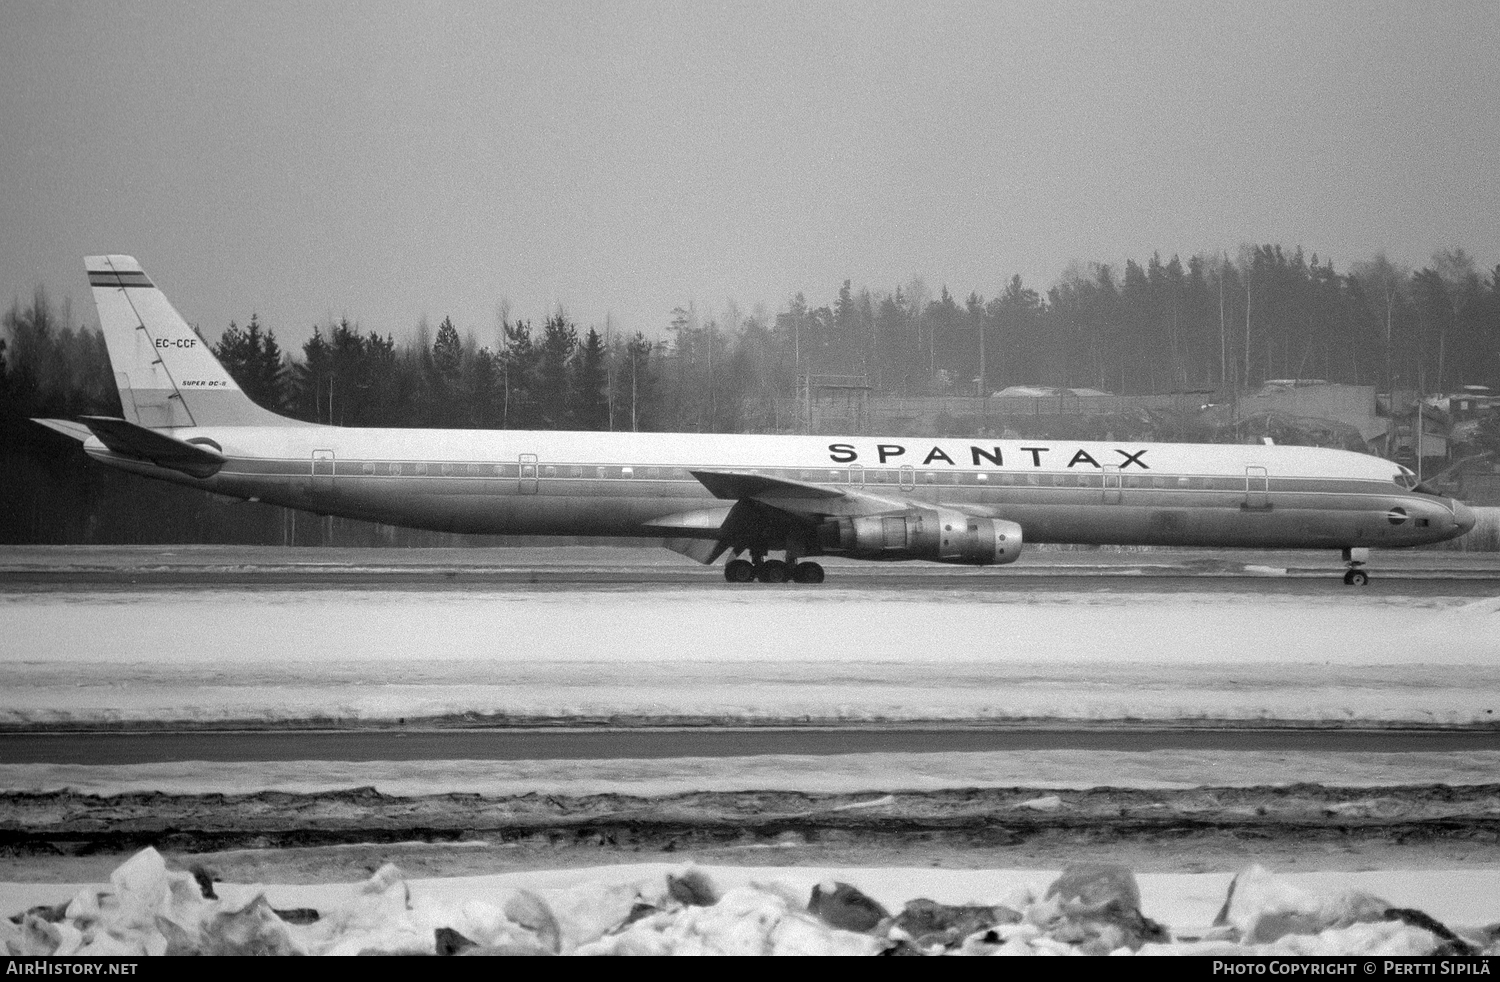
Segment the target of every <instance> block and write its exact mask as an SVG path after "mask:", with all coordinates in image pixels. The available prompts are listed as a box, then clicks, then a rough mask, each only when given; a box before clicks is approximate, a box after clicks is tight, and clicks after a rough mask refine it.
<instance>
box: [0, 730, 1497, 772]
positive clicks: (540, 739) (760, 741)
mask: <svg viewBox="0 0 1500 982" xmlns="http://www.w3.org/2000/svg"><path fill="white" fill-rule="evenodd" d="M1040 750H1119V751H1134V752H1148V751H1155V750H1204V751H1207V750H1214V751H1262V752H1264V751H1271V752H1285V753H1321V752H1329V751H1345V752H1366V753H1410V752H1418V751H1425V752H1455V751H1459V752H1462V751H1476V750H1500V730H1487V731H1473V730H1465V731H1455V730H1323V729H1278V730H1270V729H1250V728H1236V729H1217V730H1189V729H1181V730H1172V729H1163V730H1121V729H1071V730H1023V729H989V730H982V729H968V730H963V729H949V730H943V729H928V730H923V729H884V730H880V729H764V730H761V729H705V730H663V729H629V730H618V729H600V730H418V731H407V732H403V731H393V730H379V731H355V732H348V731H327V730H323V731H294V732H285V731H282V732H198V733H170V732H169V733H48V734H33V733H26V734H4V735H0V761H3V762H5V763H11V764H93V765H99V764H104V765H125V764H148V763H167V762H175V761H225V762H228V761H291V760H318V761H355V762H358V761H376V760H389V761H412V760H620V759H629V758H663V757H739V756H761V755H771V754H806V755H828V754H863V753H963V752H973V751H1040Z"/></svg>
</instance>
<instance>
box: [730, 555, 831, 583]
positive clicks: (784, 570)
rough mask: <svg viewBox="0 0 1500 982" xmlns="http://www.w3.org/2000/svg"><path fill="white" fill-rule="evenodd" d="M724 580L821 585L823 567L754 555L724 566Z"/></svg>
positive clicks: (731, 581) (732, 561) (733, 560)
mask: <svg viewBox="0 0 1500 982" xmlns="http://www.w3.org/2000/svg"><path fill="white" fill-rule="evenodd" d="M724 579H725V580H728V581H729V582H730V583H752V582H755V583H788V582H791V583H822V582H823V567H822V566H819V565H818V564H817V563H808V562H782V561H781V560H780V559H766V558H764V555H763V554H761V555H754V561H753V562H752V561H751V560H749V559H731V560H730V561H729V562H727V563H725V564H724Z"/></svg>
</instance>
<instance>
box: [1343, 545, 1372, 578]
mask: <svg viewBox="0 0 1500 982" xmlns="http://www.w3.org/2000/svg"><path fill="white" fill-rule="evenodd" d="M1369 560H1370V550H1369V549H1363V548H1358V549H1356V548H1350V547H1348V546H1346V547H1345V548H1344V566H1345V567H1346V569H1345V570H1344V586H1365V585H1366V584H1368V583H1369V582H1370V574H1369V573H1366V572H1365V571H1364V570H1362V569H1360V567H1361V566H1363V565H1364V564H1365V563H1367V562H1369Z"/></svg>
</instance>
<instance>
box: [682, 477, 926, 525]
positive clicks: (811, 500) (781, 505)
mask: <svg viewBox="0 0 1500 982" xmlns="http://www.w3.org/2000/svg"><path fill="white" fill-rule="evenodd" d="M688 473H690V474H692V475H693V476H694V477H696V478H697V479H698V480H699V481H700V482H701V483H702V484H703V486H704V487H706V488H708V490H709V491H710V492H712V493H713V496H714V497H715V498H724V499H727V500H730V501H742V502H754V503H756V504H759V505H763V506H766V507H769V508H774V509H776V510H778V511H783V512H787V513H789V514H792V515H795V516H797V517H798V518H802V519H812V518H824V517H827V516H830V515H881V514H885V513H887V512H893V511H905V510H906V509H907V508H909V507H910V505H909V504H907V503H906V502H905V501H901V500H899V499H896V498H886V497H882V496H881V495H879V494H871V493H870V492H869V491H868V490H864V489H861V490H858V491H855V490H850V489H844V488H837V487H830V486H828V485H826V484H810V483H808V482H805V481H793V480H791V479H790V478H785V477H770V476H768V475H765V474H756V473H754V472H751V471H713V470H696V471H689V472H688Z"/></svg>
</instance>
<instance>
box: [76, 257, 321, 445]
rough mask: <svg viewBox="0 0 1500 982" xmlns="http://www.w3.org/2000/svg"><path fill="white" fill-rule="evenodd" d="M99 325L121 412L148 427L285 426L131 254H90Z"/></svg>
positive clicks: (88, 260)
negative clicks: (252, 394) (245, 387)
mask: <svg viewBox="0 0 1500 982" xmlns="http://www.w3.org/2000/svg"><path fill="white" fill-rule="evenodd" d="M83 264H84V268H85V269H87V270H88V274H89V286H90V287H91V288H92V290H93V294H94V305H95V306H96V307H97V308H98V310H99V326H100V328H101V329H102V330H103V331H104V343H105V346H106V347H107V348H108V350H109V360H110V364H111V366H112V367H113V369H114V373H115V385H116V386H117V387H118V388H119V390H120V406H121V408H122V409H123V410H124V413H125V418H126V419H127V420H129V421H131V422H134V423H137V424H139V425H141V426H147V427H152V428H162V427H177V426H286V425H295V422H296V421H294V420H290V419H287V418H285V417H282V416H278V415H276V414H275V413H272V412H270V411H268V410H266V409H262V408H261V407H260V406H257V405H256V404H255V402H254V401H253V400H251V398H250V397H249V396H247V395H245V393H244V392H243V391H242V390H241V389H240V387H239V385H238V384H237V383H236V382H235V381H234V379H233V378H231V377H230V375H229V373H228V372H227V371H225V370H224V366H223V365H221V364H220V363H219V359H217V358H215V357H214V354H213V352H212V351H211V350H209V347H208V344H207V342H205V341H204V340H203V339H202V338H201V337H199V336H198V333H197V332H196V331H194V330H193V329H192V328H191V327H189V326H188V324H187V322H186V321H184V320H183V319H182V316H181V315H180V314H178V313H177V311H176V310H174V309H173V308H172V305H171V304H170V303H168V302H167V298H166V296H164V295H163V294H162V292H161V291H160V290H158V289H157V288H156V285H155V284H153V283H152V282H151V280H150V278H149V277H147V276H146V272H145V270H143V269H141V264H140V263H138V262H136V261H135V259H134V258H133V257H131V256H89V257H87V258H85V259H84V261H83Z"/></svg>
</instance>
